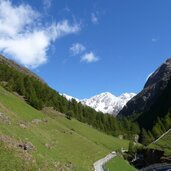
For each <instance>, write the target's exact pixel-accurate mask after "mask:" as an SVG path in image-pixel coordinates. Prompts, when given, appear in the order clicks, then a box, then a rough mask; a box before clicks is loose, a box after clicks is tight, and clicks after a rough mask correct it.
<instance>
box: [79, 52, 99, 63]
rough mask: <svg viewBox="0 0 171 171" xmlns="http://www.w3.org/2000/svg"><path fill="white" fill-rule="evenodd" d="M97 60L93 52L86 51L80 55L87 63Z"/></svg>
mask: <svg viewBox="0 0 171 171" xmlns="http://www.w3.org/2000/svg"><path fill="white" fill-rule="evenodd" d="M98 60H99V58H98V57H97V56H95V54H94V53H93V52H90V53H86V54H84V55H83V56H82V57H81V61H82V62H87V63H92V62H97V61H98Z"/></svg>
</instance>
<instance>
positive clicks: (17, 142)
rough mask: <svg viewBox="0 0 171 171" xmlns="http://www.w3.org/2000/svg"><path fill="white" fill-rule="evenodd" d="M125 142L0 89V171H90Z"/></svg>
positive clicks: (125, 146)
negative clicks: (37, 106)
mask: <svg viewBox="0 0 171 171" xmlns="http://www.w3.org/2000/svg"><path fill="white" fill-rule="evenodd" d="M121 147H124V148H127V147H128V142H127V141H124V140H120V139H117V138H114V137H112V136H109V135H106V134H104V133H101V132H99V131H97V130H96V129H93V128H92V127H90V126H88V125H87V124H83V123H81V122H79V121H77V120H75V119H72V120H68V119H66V118H65V115H63V114H61V113H59V112H56V111H54V110H53V109H52V108H46V109H44V110H43V112H40V111H37V110H36V109H34V108H33V107H31V106H29V105H28V104H27V103H26V102H25V101H24V100H23V99H22V98H21V97H17V96H15V95H14V94H12V93H9V92H8V91H6V90H5V89H3V88H2V87H0V156H1V157H0V170H8V171H13V170H25V171H27V170H28V171H31V170H42V171H47V170H49V171H53V170H66V171H69V170H74V171H80V170H81V171H89V170H92V164H93V163H94V162H95V161H96V160H98V159H100V158H102V157H104V156H106V155H107V154H108V153H109V152H111V151H112V150H116V149H120V148H121Z"/></svg>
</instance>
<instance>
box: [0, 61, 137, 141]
mask: <svg viewBox="0 0 171 171" xmlns="http://www.w3.org/2000/svg"><path fill="white" fill-rule="evenodd" d="M0 82H7V84H5V85H3V84H2V85H3V86H4V87H5V88H6V89H7V90H9V91H15V92H17V93H18V94H19V95H21V96H23V97H24V99H25V100H26V101H27V103H28V104H30V105H31V106H33V107H34V108H36V109H38V110H41V109H42V108H43V107H53V108H54V109H55V110H57V111H59V112H61V113H66V114H67V113H68V112H72V117H74V118H76V119H77V120H79V121H81V122H83V123H87V124H89V125H92V126H93V127H94V128H96V129H98V130H101V131H103V132H106V133H107V134H111V135H114V136H118V135H120V134H124V135H125V138H130V139H131V136H132V135H133V134H138V133H139V128H138V125H137V124H135V123H132V122H131V121H130V120H128V119H125V120H124V121H122V120H118V119H116V118H114V117H113V116H111V115H104V114H103V113H101V112H96V111H95V110H94V109H92V108H90V107H88V106H83V105H82V104H81V103H77V102H76V101H75V100H74V99H73V100H71V101H68V100H67V99H66V98H65V97H63V96H61V95H59V93H58V92H56V91H55V90H53V89H52V88H50V87H49V86H48V85H47V84H45V83H43V82H41V81H40V80H39V79H36V77H31V76H28V75H25V74H24V73H21V72H19V71H17V70H16V69H15V68H13V67H9V66H8V65H7V64H5V63H0ZM69 118H71V117H69Z"/></svg>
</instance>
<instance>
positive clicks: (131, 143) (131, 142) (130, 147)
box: [128, 141, 135, 153]
mask: <svg viewBox="0 0 171 171" xmlns="http://www.w3.org/2000/svg"><path fill="white" fill-rule="evenodd" d="M128 152H129V153H134V152H135V145H134V142H133V141H130V142H129V147H128Z"/></svg>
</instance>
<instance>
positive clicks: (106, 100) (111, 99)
mask: <svg viewBox="0 0 171 171" xmlns="http://www.w3.org/2000/svg"><path fill="white" fill-rule="evenodd" d="M135 95H136V94H135V93H124V94H122V95H120V96H115V95H113V94H111V93H109V92H105V93H101V94H98V95H96V96H93V97H91V98H89V99H83V100H79V99H77V98H74V97H72V96H69V95H66V94H63V96H64V97H66V98H67V100H72V99H75V100H76V101H77V102H81V103H82V104H83V105H87V106H89V107H91V108H93V109H95V110H96V111H100V112H103V113H109V114H112V115H114V116H116V115H117V114H118V113H119V112H120V110H121V109H122V108H123V107H124V105H125V104H126V103H127V102H128V101H129V100H130V99H132V98H133V97H134V96H135Z"/></svg>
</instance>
